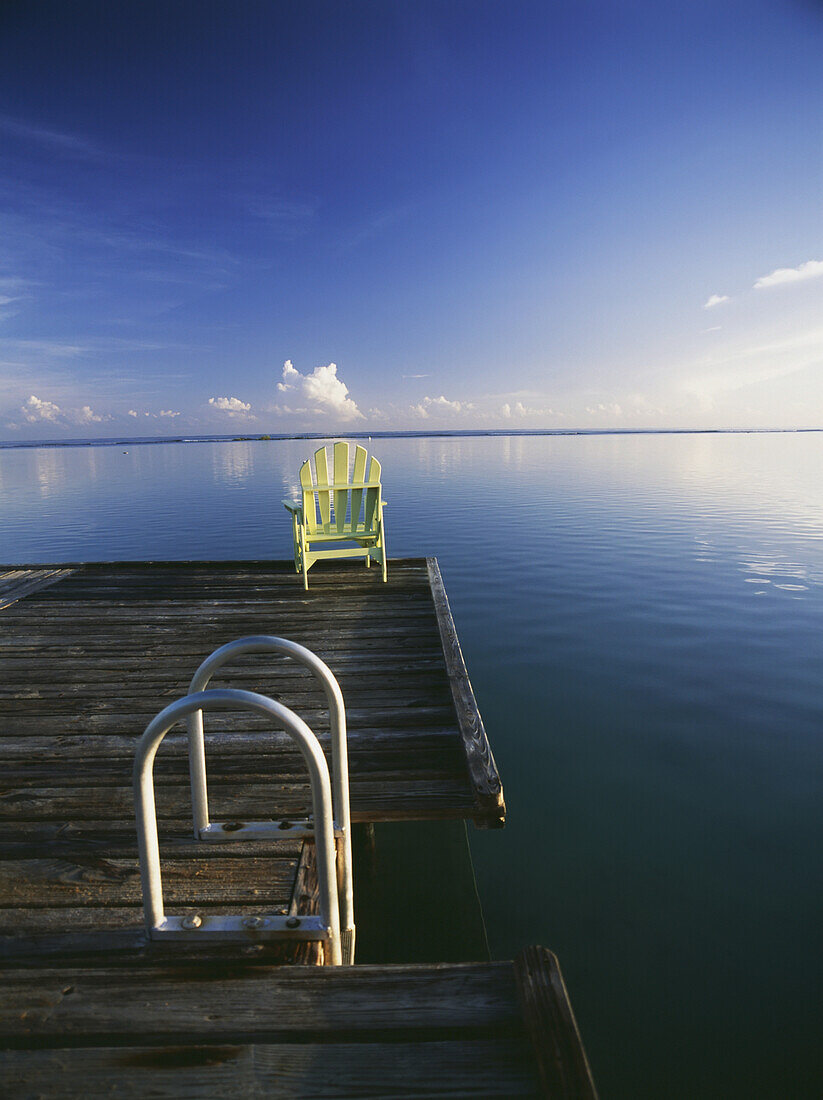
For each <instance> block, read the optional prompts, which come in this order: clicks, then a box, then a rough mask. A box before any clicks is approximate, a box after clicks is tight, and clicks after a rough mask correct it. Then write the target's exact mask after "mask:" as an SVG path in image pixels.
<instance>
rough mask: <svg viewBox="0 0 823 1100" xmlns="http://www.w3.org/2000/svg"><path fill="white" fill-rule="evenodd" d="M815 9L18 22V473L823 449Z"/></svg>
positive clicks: (2, 300) (518, 7)
mask: <svg viewBox="0 0 823 1100" xmlns="http://www.w3.org/2000/svg"><path fill="white" fill-rule="evenodd" d="M821 57H823V7H821V5H819V4H816V3H814V2H812V0H773V2H765V0H762V2H758V0H747V2H746V3H736V2H728V3H719V4H718V3H716V2H715V3H703V2H688V0H687V2H686V3H685V4H684V5H682V6H679V5H678V6H675V5H666V4H660V3H659V2H642V0H636V2H625V3H624V2H620V0H608V2H607V0H602V2H595V0H579V2H576V3H552V2H550V0H542V2H540V3H530V2H522V0H508V2H506V3H502V2H499V0H489V2H486V0H440V2H437V3H428V2H426V0H414V2H393V0H374V2H370V3H359V2H356V0H347V2H344V3H340V2H339V0H337V2H330V3H315V2H312V0H301V3H299V4H295V3H292V2H283V3H279V2H276V0H272V2H262V0H261V2H243V0H236V2H234V3H228V2H226V3H222V2H220V3H218V2H210V0H198V2H191V3H189V2H176V3H175V2H172V3H162V4H159V3H158V4H156V3H154V2H152V0H141V2H139V3H129V2H123V0H118V2H117V3H109V4H106V3H97V2H96V3H85V2H83V0H77V2H74V3H70V4H67V3H65V2H62V0H61V2H58V3H49V2H43V0H41V2H39V3H37V4H31V3H29V2H26V0H22V2H14V0H11V2H9V0H7V2H6V3H5V4H3V5H2V6H0V197H1V199H2V201H0V438H3V439H7V440H13V439H21V440H24V439H36V438H58V439H59V438H63V437H66V438H77V437H83V436H89V437H94V436H111V435H118V434H124V433H127V434H130V435H153V434H159V435H171V434H180V433H181V432H185V433H196V432H200V433H206V432H226V433H236V432H242V433H246V432H249V433H251V432H288V431H292V430H295V431H304V430H313V431H314V430H317V431H328V432H330V433H332V432H343V431H345V430H346V429H349V430H355V429H357V430H378V429H382V428H415V429H425V428H427V427H430V428H433V429H438V430H439V429H444V428H455V429H459V428H478V427H479V428H506V427H512V428H542V427H545V428H586V427H589V428H605V427H614V428H623V429H625V428H632V427H642V428H648V427H717V426H738V427H740V426H761V427H762V426H780V427H794V426H815V425H822V424H823V310H821V304H823V205H822V204H821V185H823V65H821V60H820V59H821Z"/></svg>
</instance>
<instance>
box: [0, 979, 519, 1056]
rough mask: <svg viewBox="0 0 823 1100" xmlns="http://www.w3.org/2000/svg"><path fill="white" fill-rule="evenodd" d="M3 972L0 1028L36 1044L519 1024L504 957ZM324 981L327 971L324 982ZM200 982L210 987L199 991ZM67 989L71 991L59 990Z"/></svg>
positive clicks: (10, 1037)
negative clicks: (429, 962) (426, 962)
mask: <svg viewBox="0 0 823 1100" xmlns="http://www.w3.org/2000/svg"><path fill="white" fill-rule="evenodd" d="M193 976H194V975H193V974H192V972H191V970H190V968H184V969H182V970H179V971H178V970H177V969H176V968H175V967H173V966H161V967H156V968H151V967H148V968H142V969H140V970H139V971H137V972H136V973H134V974H130V973H128V972H125V973H124V971H123V970H122V968H119V967H114V968H112V967H95V968H72V967H59V968H56V969H53V970H50V969H40V970H38V972H37V978H36V982H33V981H32V977H31V974H30V972H29V971H27V970H19V969H17V968H3V969H2V970H0V1036H1V1037H2V1042H3V1044H4V1045H11V1044H12V1042H13V1041H14V1040H15V1039H16V1040H27V1041H29V1042H32V1041H36V1042H37V1043H44V1044H46V1043H58V1042H70V1041H71V1040H72V1039H77V1040H79V1039H82V1041H84V1042H86V1043H88V1042H93V1041H94V1040H95V1039H100V1038H104V1037H105V1038H106V1039H108V1040H109V1041H111V1040H115V1041H116V1039H119V1040H120V1041H122V1042H130V1043H133V1042H136V1041H141V1042H143V1041H149V1040H151V1041H154V1042H161V1043H162V1042H174V1041H175V1040H176V1039H180V1040H184V1041H185V1040H187V1039H189V1038H190V1037H191V1036H195V1035H196V1036H197V1037H198V1038H199V1039H200V1041H208V1040H224V1039H226V1038H227V1037H230V1036H233V1037H240V1036H245V1037H246V1039H247V1040H248V1039H257V1038H262V1037H271V1036H272V1035H278V1036H281V1037H283V1038H286V1037H288V1036H289V1035H295V1034H304V1035H313V1036H315V1037H316V1038H317V1039H318V1040H320V1039H322V1038H325V1039H327V1040H330V1039H332V1038H333V1037H334V1035H335V1034H345V1035H351V1036H355V1035H359V1036H362V1035H363V1033H369V1032H373V1031H378V1030H379V1031H383V1032H388V1033H389V1034H391V1033H395V1034H400V1035H410V1034H412V1033H414V1032H415V1031H418V1030H424V1031H429V1030H430V1029H433V1028H440V1027H446V1028H449V1029H450V1030H451V1031H453V1032H455V1033H460V1032H461V1031H463V1032H465V1031H469V1030H471V1029H475V1030H477V1029H484V1030H488V1029H491V1028H494V1029H502V1028H509V1029H511V1030H513V1031H515V1030H518V1029H519V1026H520V1012H519V1009H518V1006H517V999H516V993H515V988H514V974H513V970H512V964H511V963H466V964H451V965H447V966H358V967H354V968H351V967H343V968H338V967H289V968H287V969H285V970H284V969H280V968H275V967H266V966H254V967H242V966H240V965H239V964H238V967H237V968H236V970H234V971H232V970H231V969H227V968H226V967H225V966H223V965H219V964H214V965H205V966H204V967H203V968H202V971H201V973H200V974H199V975H197V977H198V978H199V980H198V981H192V980H191V979H192V977H193ZM327 978H330V980H326V979H327ZM204 983H208V990H209V994H208V996H207V997H205V996H204V988H205V985H204ZM66 989H71V993H70V994H67V993H65V992H64V990H66Z"/></svg>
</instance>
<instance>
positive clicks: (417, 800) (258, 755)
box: [0, 560, 499, 854]
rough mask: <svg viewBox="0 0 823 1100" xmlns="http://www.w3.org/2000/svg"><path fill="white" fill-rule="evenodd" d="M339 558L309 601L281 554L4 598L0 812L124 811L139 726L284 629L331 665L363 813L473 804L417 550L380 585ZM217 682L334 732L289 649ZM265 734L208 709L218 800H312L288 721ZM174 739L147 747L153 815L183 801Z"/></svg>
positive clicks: (224, 810) (132, 572)
mask: <svg viewBox="0 0 823 1100" xmlns="http://www.w3.org/2000/svg"><path fill="white" fill-rule="evenodd" d="M348 564H349V563H343V564H342V565H341V566H340V567H335V568H333V569H329V570H325V569H324V570H320V571H318V580H319V583H318V584H317V585H316V586H312V589H311V596H310V601H309V602H307V601H306V599H305V598H304V597H305V593H303V591H302V588H301V586H300V584H299V578H296V577H295V575H294V573H293V572H292V571H291V566H290V563H272V562H263V563H260V562H258V563H253V562H251V563H250V562H237V563H190V564H184V563H180V564H178V563H145V564H143V563H111V564H88V565H85V566H83V568H82V570H80V571H78V572H77V573H75V574H72V575H70V576H65V577H63V579H61V580H60V581H59V583H55V584H54V585H52V586H51V587H50V588H48V589H47V590H44V591H43V592H34V593H31V594H30V595H29V596H27V597H26V598H25V599H23V600H21V601H19V602H18V603H17V604H15V605H14V606H13V607H11V608H8V609H7V610H6V611H4V612H3V627H4V630H3V636H2V639H0V714H2V716H3V721H2V722H0V765H1V766H2V767H3V769H4V779H5V780H6V782H5V784H4V787H3V789H2V791H0V819H2V820H4V821H9V822H10V821H24V820H30V821H33V822H38V821H39V822H43V821H64V820H78V819H81V818H82V816H83V814H84V813H85V814H86V815H87V816H89V817H91V818H92V819H94V818H97V819H101V820H108V821H112V822H115V821H117V820H121V819H122V820H125V819H127V818H128V817H129V816H130V814H131V809H130V793H129V790H128V776H127V774H126V773H125V772H120V774H119V775H118V771H119V769H121V768H123V767H124V765H126V764H127V763H128V759H129V757H130V755H131V752H132V751H133V745H134V743H135V741H136V738H137V737H138V736H139V735H140V733H141V732H142V730H143V728H144V727H145V725H146V724H147V723H148V721H149V720H150V718H151V717H153V715H154V714H155V713H156V712H157V710H159V709H160V707H162V706H163V705H165V704H166V703H168V702H170V701H171V700H173V699H175V698H177V697H178V696H179V695H181V694H183V693H184V692H185V690H186V688H187V685H188V682H189V679H190V677H191V674H192V672H193V670H194V668H195V667H196V665H197V664H198V663H199V662H200V660H202V659H203V657H204V656H206V655H207V654H208V653H209V652H211V650H212V649H213V648H214V646H215V645H217V644H220V643H222V642H224V641H227V640H230V639H232V638H234V637H237V636H239V635H242V634H245V633H257V632H266V633H270V632H274V633H280V634H285V635H288V634H291V636H293V637H295V638H296V640H298V641H302V642H303V643H304V644H307V645H308V646H309V647H310V648H312V649H314V650H315V651H316V652H318V653H319V654H320V656H321V657H323V658H324V659H326V660H327V661H328V663H329V664H330V666H331V667H332V669H333V670H334V671H336V672H337V673H338V675H339V678H340V681H341V686H342V688H343V692H344V696H345V698H346V700H347V717H348V725H349V730H350V756H351V774H352V797H353V810H354V817H355V819H356V820H382V819H385V820H396V819H401V818H409V819H425V818H431V819H441V818H447V817H460V816H467V815H468V816H472V817H475V818H479V817H480V816H482V815H480V813H479V811H478V806H477V793H476V790H475V788H474V785H473V784H472V783H470V781H469V773H468V772H467V769H466V764H465V754H466V749H465V746H464V737H465V734H464V731H463V729H462V727H461V723H460V721H459V720H458V715H456V713H455V702H454V679H453V671H452V672H449V671H448V670H447V669H446V668H445V667H444V663H443V656H442V638H441V634H442V622H438V616H437V614H436V613H433V605H432V598H431V589H430V581H429V573H428V569H427V567H426V565H425V563H424V562H423V561H422V560H420V561H411V562H399V563H397V568H396V569H395V570H394V572H393V575H392V577H391V578H390V582H389V584H388V585H387V586H382V585H381V586H380V587H377V588H376V587H375V584H374V578H373V577H369V576H362V575H361V573H360V571H359V569H355V570H354V571H352V570H349V569H347V568H346V566H347V565H348ZM355 564H357V563H355ZM52 568H61V567H52ZM8 572H9V573H10V574H15V576H16V575H17V574H18V573H19V569H14V568H11V569H9V570H8ZM290 626H293V627H294V628H295V629H294V631H292V630H291V629H284V627H290ZM177 647H180V652H178V651H177ZM450 677H451V678H452V679H451V680H450ZM214 684H215V686H218V685H221V684H223V685H234V686H238V687H246V688H251V689H253V690H262V691H264V692H266V693H269V694H271V695H273V696H274V697H275V698H278V699H280V700H281V701H282V702H284V703H285V704H286V705H287V706H291V707H293V708H294V709H296V710H297V711H298V713H300V714H301V716H302V717H304V718H305V719H306V720H307V721H308V722H309V724H310V725H311V726H312V728H314V729H315V730H316V732H317V733H318V734H319V735H320V736H321V738H322V740H323V743H324V744H326V745H327V744H328V732H327V731H328V714H327V712H326V708H325V700H324V699H323V697H322V693H321V692H320V691H319V689H318V687H317V686H316V684H315V683H314V681H313V680H312V679H311V677H309V676H307V675H306V673H305V672H303V671H302V670H300V669H299V668H297V667H296V666H294V665H293V663H291V662H284V661H282V660H281V661H279V662H278V661H275V662H272V661H268V662H266V661H265V659H263V660H258V659H256V658H252V659H245V660H243V661H240V662H238V664H237V667H233V668H231V669H228V670H226V671H225V672H224V673H222V674H221V677H220V679H216V680H215V681H214ZM462 722H463V725H465V716H464V717H463V719H462ZM265 730H266V726H265V723H264V722H262V721H261V720H258V719H257V718H255V717H253V716H247V715H239V716H238V715H231V714H215V715H209V716H208V718H207V723H206V734H207V745H208V753H209V778H210V788H211V791H212V800H213V804H214V805H213V812H214V813H219V814H222V815H224V816H225V815H228V814H231V815H232V816H237V815H238V814H240V815H242V816H244V817H246V818H248V817H251V816H256V817H270V816H276V815H277V814H279V813H295V812H297V811H298V810H299V809H301V808H303V807H304V806H305V805H306V803H307V787H306V781H305V774H304V771H303V769H302V767H301V765H300V761H299V757H297V756H296V754H294V752H293V751H292V750H291V749H290V746H289V741H288V739H287V737H286V736H285V735H284V734H283V733H282V731H270V732H268V731H267V734H266V736H267V737H268V738H269V740H268V742H267V743H266V744H263V743H262V742H261V741H260V740H259V739H258V737H259V736H262V735H263V731H265ZM98 737H99V738H101V739H102V738H104V739H105V741H104V740H100V742H99V743H98V744H97V745H95V744H94V742H95V738H98ZM182 746H183V737H182V727H181V728H179V729H178V730H176V731H175V732H174V733H173V734H172V735H171V736H170V737H169V739H168V741H167V743H166V744H165V745H164V746H163V748H162V750H161V753H160V755H159V757H158V761H157V765H156V780H157V785H158V803H159V812H160V816H161V818H166V817H172V818H176V817H179V816H181V815H184V814H185V813H186V810H187V806H186V802H187V798H188V795H187V791H186V788H185V785H184V783H185V760H184V753H183V749H182ZM30 750H33V751H30ZM273 775H277V776H279V783H278V780H277V779H273V778H272V776H273ZM235 784H236V786H235ZM241 788H242V792H243V793H242V794H241ZM497 809H499V807H496V810H495V812H497ZM495 820H499V814H498V817H497V818H496V819H495ZM63 854H65V852H64V853H63Z"/></svg>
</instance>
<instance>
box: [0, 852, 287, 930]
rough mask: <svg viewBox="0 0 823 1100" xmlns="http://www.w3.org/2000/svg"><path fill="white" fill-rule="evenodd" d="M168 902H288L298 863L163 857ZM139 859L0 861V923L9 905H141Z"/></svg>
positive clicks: (87, 858)
mask: <svg viewBox="0 0 823 1100" xmlns="http://www.w3.org/2000/svg"><path fill="white" fill-rule="evenodd" d="M162 870H163V893H164V896H165V899H166V904H167V905H168V906H171V905H173V904H177V905H180V904H184V905H197V904H198V903H199V902H201V901H202V902H208V903H211V904H213V905H214V904H217V903H219V904H226V905H232V904H234V905H241V904H243V903H244V902H249V903H250V904H253V905H254V904H256V905H261V904H264V903H266V904H268V903H271V904H273V905H276V904H282V903H283V902H286V903H288V901H289V899H290V898H291V892H292V885H293V883H294V877H295V875H296V873H297V860H295V859H276V858H275V859H272V858H268V859H267V858H264V857H247V858H246V859H242V860H241V859H237V858H235V859H231V858H228V859H227V858H223V857H218V856H211V857H210V858H206V859H203V858H191V859H182V860H181V859H164V860H163V868H162ZM141 902H142V893H141V889H140V868H139V865H138V862H137V859H136V858H135V859H112V858H104V857H101V856H99V855H91V854H90V855H86V856H85V857H80V856H77V857H76V858H75V859H71V860H69V859H59V858H52V859H22V860H21V859H4V860H0V920H2V910H3V908H8V907H14V906H18V907H23V906H29V907H30V908H33V909H42V908H46V907H49V908H59V907H60V906H66V907H70V908H79V907H83V906H109V905H112V906H117V905H130V904H131V905H140V904H141Z"/></svg>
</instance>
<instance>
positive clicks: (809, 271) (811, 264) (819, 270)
mask: <svg viewBox="0 0 823 1100" xmlns="http://www.w3.org/2000/svg"><path fill="white" fill-rule="evenodd" d="M819 275H823V260H806V262H805V263H803V264H798V266H797V267H778V268H776V269H775V270H774V271H773V272H772V273H771V275H762V276H761V277H760V278H759V279H758V280H757V282H756V283H755V284H754V289H755V290H763V289H764V288H765V287H769V286H781V285H782V284H783V283H799V282H802V281H803V280H805V279H816V278H817V277H818V276H819Z"/></svg>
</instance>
